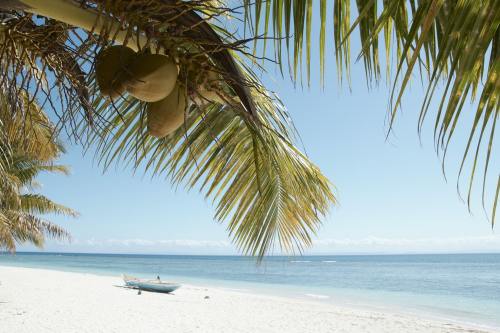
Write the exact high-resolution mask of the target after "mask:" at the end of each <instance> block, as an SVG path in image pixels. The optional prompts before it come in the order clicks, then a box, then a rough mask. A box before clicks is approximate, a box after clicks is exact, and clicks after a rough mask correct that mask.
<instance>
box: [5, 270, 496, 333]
mask: <svg viewBox="0 0 500 333" xmlns="http://www.w3.org/2000/svg"><path fill="white" fill-rule="evenodd" d="M0 282H1V285H0V322H1V323H2V328H1V329H0V331H3V330H5V332H21V333H22V332H34V331H36V332H125V333H126V332H152V331H166V332H332V331H335V332H394V333H395V332H465V331H466V332H500V329H497V328H495V327H485V326H484V327H483V326H479V325H472V324H471V325H469V324H465V323H457V322H456V321H453V320H447V319H445V318H439V319H438V318H436V319H430V318H423V317H421V316H415V315H407V314H402V313H394V312H388V311H384V312H380V311H375V310H370V309H367V308H353V307H350V306H339V305H336V304H332V303H331V302H322V301H320V300H314V299H311V300H308V299H298V298H292V297H285V296H274V295H273V296H271V295H264V294H259V293H254V292H251V291H248V290H245V291H237V290H230V289H225V288H216V287H203V286H196V285H184V286H183V287H182V288H181V289H179V290H178V291H176V292H175V293H174V295H166V294H156V293H148V292H143V293H141V295H138V294H137V291H136V290H130V289H125V288H119V286H123V282H122V281H121V279H120V278H119V277H114V276H104V275H95V274H91V273H73V272H64V271H57V270H50V269H34V268H23V267H12V266H0ZM207 296H208V297H207Z"/></svg>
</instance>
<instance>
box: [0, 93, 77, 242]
mask: <svg viewBox="0 0 500 333" xmlns="http://www.w3.org/2000/svg"><path fill="white" fill-rule="evenodd" d="M4 102H5V99H4V98H0V124H1V129H2V137H1V140H0V151H2V152H4V154H1V155H0V176H1V179H2V182H1V183H0V248H5V249H7V250H9V251H12V252H14V251H15V249H16V244H22V243H26V242H29V243H32V244H34V245H36V246H38V247H42V246H43V244H44V241H45V238H46V237H53V238H58V239H68V238H69V233H68V232H67V231H65V230H64V229H62V228H61V227H59V226H57V225H55V224H53V223H51V222H50V221H47V220H45V219H43V218H41V217H40V216H39V215H43V214H62V215H70V216H77V213H76V212H75V211H73V210H72V209H70V208H67V207H65V206H63V205H60V204H57V203H55V202H53V201H51V200H50V199H48V198H47V197H45V196H43V195H41V194H36V193H33V189H34V188H36V187H37V182H36V177H37V175H38V174H39V173H40V172H44V171H45V172H58V173H63V174H67V172H68V169H67V167H65V166H62V165H55V164H53V161H54V160H55V159H56V158H57V157H58V156H59V154H60V152H62V146H61V144H60V143H58V142H57V141H55V140H54V137H53V128H52V126H51V124H50V121H49V120H48V118H46V117H45V115H44V114H43V112H42V111H41V109H40V108H38V107H36V105H31V106H30V107H29V111H28V115H29V116H30V117H29V120H26V121H21V119H19V117H16V116H14V117H12V115H11V114H10V113H9V112H7V110H8V109H7V108H6V104H5V103H4ZM21 125H23V126H25V127H24V129H23V127H22V126H21Z"/></svg>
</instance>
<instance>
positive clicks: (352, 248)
mask: <svg viewBox="0 0 500 333" xmlns="http://www.w3.org/2000/svg"><path fill="white" fill-rule="evenodd" d="M51 245H52V246H51ZM47 249H48V250H52V251H71V252H104V253H109V252H123V253H165V254H168V253H177V254H237V253H238V251H237V250H236V248H235V247H234V245H232V244H231V242H230V241H227V240H192V239H160V240H151V239H140V238H132V239H115V238H110V239H96V238H91V239H86V240H79V239H74V240H73V241H72V242H71V243H69V244H68V243H65V244H62V243H60V242H53V243H52V244H50V245H49V246H48V247H47ZM427 252H437V253H440V252H441V253H442V252H447V253H451V252H500V235H489V236H481V237H480V236H478V237H449V238H416V239H409V238H383V237H376V236H370V237H365V238H358V239H350V238H345V239H318V240H316V241H314V243H313V247H312V248H311V249H309V250H308V251H306V253H307V254H341V253H427ZM274 254H279V251H276V252H274Z"/></svg>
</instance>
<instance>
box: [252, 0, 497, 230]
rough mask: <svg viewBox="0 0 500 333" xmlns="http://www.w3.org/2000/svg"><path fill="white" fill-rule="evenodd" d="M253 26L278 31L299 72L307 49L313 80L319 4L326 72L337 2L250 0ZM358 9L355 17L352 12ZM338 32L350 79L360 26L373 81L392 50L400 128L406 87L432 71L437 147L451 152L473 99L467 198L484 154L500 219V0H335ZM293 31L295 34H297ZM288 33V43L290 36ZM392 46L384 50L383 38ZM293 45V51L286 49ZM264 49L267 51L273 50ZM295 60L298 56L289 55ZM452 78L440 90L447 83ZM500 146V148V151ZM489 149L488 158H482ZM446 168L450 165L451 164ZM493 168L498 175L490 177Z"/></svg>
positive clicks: (429, 95) (338, 51)
mask: <svg viewBox="0 0 500 333" xmlns="http://www.w3.org/2000/svg"><path fill="white" fill-rule="evenodd" d="M244 3H245V19H246V24H247V25H249V26H251V27H252V28H253V33H254V34H255V35H262V36H264V37H266V36H272V37H276V43H275V54H276V58H277V59H276V60H277V61H278V62H280V64H281V63H283V62H282V60H284V59H286V54H287V53H288V54H291V60H289V61H290V62H291V64H290V69H291V71H292V74H293V77H294V78H295V79H297V74H298V73H300V72H301V68H302V64H303V54H304V53H305V57H304V58H305V67H306V70H307V81H309V78H310V68H311V64H312V63H313V62H312V60H311V50H312V46H311V45H312V36H313V34H312V31H313V30H314V29H316V27H313V22H315V21H317V19H314V15H317V13H316V11H317V10H319V18H320V24H319V51H320V52H319V55H320V66H319V67H320V71H321V73H322V76H323V73H324V64H325V61H324V59H325V56H326V54H325V53H326V51H325V50H326V47H325V45H326V31H327V23H328V20H329V18H328V15H327V11H328V9H329V6H330V5H331V3H330V2H329V1H327V0H320V1H319V6H316V5H313V1H312V0H299V1H291V0H266V1H264V0H256V1H249V0H245V1H244ZM355 11H357V13H358V15H357V17H355V19H354V21H352V17H353V15H352V14H351V13H353V12H355ZM332 24H333V37H334V42H335V56H336V61H337V70H338V72H339V77H340V78H342V72H344V71H345V72H346V73H347V77H349V66H350V53H351V50H350V39H351V38H353V31H354V30H355V29H357V30H358V31H359V40H360V42H361V46H362V51H361V54H360V57H361V58H362V59H363V61H364V64H365V70H366V75H367V77H368V78H369V79H374V80H376V81H378V80H379V79H380V77H381V74H380V73H381V63H382V62H383V61H381V54H385V59H384V61H385V63H386V66H387V67H386V72H387V76H388V79H390V75H391V73H393V72H394V70H393V69H392V68H391V66H393V65H394V62H393V59H394V61H395V65H396V67H395V73H396V77H395V78H394V85H393V89H392V93H391V109H390V113H389V115H390V125H391V127H392V125H393V122H394V120H395V117H396V114H397V111H398V109H399V108H400V107H401V100H402V96H403V93H404V92H405V90H406V88H407V87H408V86H409V83H410V82H411V81H412V79H413V77H414V76H416V75H415V73H416V72H417V73H419V74H420V77H424V78H425V79H424V80H425V81H426V83H427V92H426V95H425V98H424V100H423V101H422V109H421V112H420V121H419V123H418V130H419V133H420V131H421V129H422V126H423V122H424V120H425V119H426V118H428V113H429V112H430V110H429V109H430V108H431V105H433V104H432V103H431V102H432V101H433V100H434V99H436V100H437V101H438V102H439V105H438V107H437V110H436V111H435V112H434V113H435V121H434V134H435V135H434V137H435V145H436V149H437V150H438V151H439V150H443V151H444V154H443V166H444V156H445V155H446V152H447V150H448V147H449V145H450V142H452V139H453V137H454V134H455V129H456V128H457V126H459V124H460V123H462V124H466V120H464V118H466V117H465V110H464V105H465V103H466V102H473V107H475V115H474V117H473V119H474V120H473V121H472V124H469V125H471V126H470V128H471V129H470V135H469V138H468V142H467V143H466V147H465V151H464V154H463V158H462V162H461V167H460V173H459V181H460V175H462V173H463V172H462V171H463V170H464V169H465V165H466V164H467V160H469V164H470V165H471V167H470V172H469V179H468V181H467V183H468V195H467V197H468V198H467V201H468V204H469V206H470V197H471V191H472V187H473V183H474V178H475V177H476V173H477V172H476V171H477V170H478V169H479V168H481V167H480V163H481V160H482V163H483V167H482V173H483V175H482V184H483V186H482V201H483V205H484V204H485V191H486V186H487V179H491V182H492V184H491V185H492V187H493V189H496V191H493V193H494V194H492V198H493V200H492V201H493V205H492V206H493V208H492V213H491V221H492V225H493V224H494V222H495V213H496V207H497V202H498V199H499V192H500V176H499V174H498V172H499V170H498V167H495V166H494V165H493V166H492V165H491V164H490V162H491V161H492V159H493V157H494V155H495V154H494V152H495V150H494V149H493V146H494V143H495V142H494V141H495V140H494V138H495V136H494V133H495V127H496V122H497V119H498V117H499V106H500V76H499V71H500V56H499V49H500V27H499V25H500V5H499V3H498V1H497V0H481V1H478V0H462V1H456V0H423V1H417V0H394V1H388V0H384V1H377V0H356V1H355V2H354V1H350V0H335V1H333V18H332ZM292 36H293V37H292ZM282 38H285V42H283V41H282ZM381 38H383V40H384V46H385V49H384V50H380V48H379V42H380V39H381ZM284 47H286V52H282V48H284ZM265 49H266V48H265V47H264V51H265ZM289 59H290V58H289ZM443 81H444V83H445V85H444V89H442V90H441V92H440V93H439V94H440V96H438V93H437V92H436V91H439V89H437V88H438V87H439V83H440V82H443ZM496 151H498V149H496ZM481 155H483V157H484V158H483V157H481ZM443 169H444V168H443ZM489 173H491V177H489V178H487V175H488V174H489Z"/></svg>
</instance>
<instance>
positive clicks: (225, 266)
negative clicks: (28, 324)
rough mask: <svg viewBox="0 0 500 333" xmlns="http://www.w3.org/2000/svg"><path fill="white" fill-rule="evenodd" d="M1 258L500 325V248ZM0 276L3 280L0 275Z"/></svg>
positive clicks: (32, 264) (1, 259)
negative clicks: (389, 252) (392, 252)
mask: <svg viewBox="0 0 500 333" xmlns="http://www.w3.org/2000/svg"><path fill="white" fill-rule="evenodd" d="M0 265H6V266H21V267H32V268H47V269H55V270H62V271H72V272H85V273H94V274H101V275H115V276H116V275H119V274H122V273H126V274H129V275H137V276H139V277H145V278H152V277H156V276H157V275H160V276H161V278H162V279H164V280H175V281H176V282H180V283H188V284H197V285H204V286H215V287H222V288H227V289H237V290H239V291H243V292H259V293H265V294H271V295H278V296H289V297H298V298H306V299H314V300H317V301H321V302H333V303H335V304H340V305H344V306H356V307H367V308H370V309H378V310H381V311H384V310H390V311H396V312H400V313H413V314H418V315H424V316H428V317H438V318H447V319H449V320H454V321H457V322H463V323H464V322H465V323H471V324H475V325H483V326H488V327H495V328H500V254H425V255H341V256H302V257H268V258H266V259H265V260H264V261H263V262H262V263H261V264H257V262H256V260H255V259H254V258H250V257H240V256H180V255H175V256H171V255H124V254H77V253H71V254H70V253H43V252H37V253H17V254H16V255H10V254H0ZM1 278H2V277H1V276H0V281H1Z"/></svg>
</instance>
